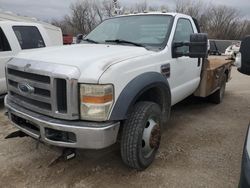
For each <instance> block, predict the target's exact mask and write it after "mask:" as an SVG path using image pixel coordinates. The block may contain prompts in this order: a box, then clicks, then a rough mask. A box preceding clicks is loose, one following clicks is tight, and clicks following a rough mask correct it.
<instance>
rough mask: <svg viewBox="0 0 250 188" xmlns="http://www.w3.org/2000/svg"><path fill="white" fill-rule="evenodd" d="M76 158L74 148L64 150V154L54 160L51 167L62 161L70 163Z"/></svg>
mask: <svg viewBox="0 0 250 188" xmlns="http://www.w3.org/2000/svg"><path fill="white" fill-rule="evenodd" d="M75 157H76V150H75V149H73V148H64V149H63V151H62V154H61V155H60V156H59V157H58V158H56V159H55V160H53V161H52V162H51V163H50V164H49V167H51V166H53V165H55V164H57V163H59V162H61V161H69V160H72V159H74V158H75Z"/></svg>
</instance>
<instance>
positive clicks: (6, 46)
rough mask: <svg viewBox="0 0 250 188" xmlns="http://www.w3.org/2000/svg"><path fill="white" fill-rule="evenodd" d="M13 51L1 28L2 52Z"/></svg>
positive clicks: (0, 47) (0, 49) (0, 41)
mask: <svg viewBox="0 0 250 188" xmlns="http://www.w3.org/2000/svg"><path fill="white" fill-rule="evenodd" d="M5 51H11V48H10V44H9V42H8V40H7V38H6V36H5V34H4V32H3V30H2V29H1V27H0V52H5Z"/></svg>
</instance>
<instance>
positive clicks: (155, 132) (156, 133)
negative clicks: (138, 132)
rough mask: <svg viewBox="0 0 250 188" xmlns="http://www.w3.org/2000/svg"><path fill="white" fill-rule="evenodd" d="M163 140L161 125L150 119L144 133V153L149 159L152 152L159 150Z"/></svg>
mask: <svg viewBox="0 0 250 188" xmlns="http://www.w3.org/2000/svg"><path fill="white" fill-rule="evenodd" d="M160 140H161V129H160V125H159V124H158V123H157V122H156V121H155V120H153V119H149V120H148V121H147V124H146V126H145V128H144V131H143V137H142V153H143V155H144V157H146V158H147V157H149V156H150V155H151V154H152V152H153V151H154V150H156V149H158V148H159V146H160Z"/></svg>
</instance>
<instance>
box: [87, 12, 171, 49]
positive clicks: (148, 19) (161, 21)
mask: <svg viewBox="0 0 250 188" xmlns="http://www.w3.org/2000/svg"><path fill="white" fill-rule="evenodd" d="M172 19H173V17H172V16H167V15H164V16H162V15H143V16H141V15H138V16H124V17H117V18H112V19H108V20H105V21H104V22H102V23H101V24H100V25H99V26H97V27H96V28H95V29H94V30H93V31H92V32H91V33H90V34H88V35H87V36H86V37H85V40H87V41H89V42H90V41H92V42H93V41H94V42H96V43H107V42H112V41H113V42H114V43H115V42H116V43H118V42H119V41H120V42H119V44H121V43H122V42H121V41H123V42H124V41H127V42H132V43H135V44H137V46H139V45H140V44H141V45H142V46H148V47H150V46H151V47H157V48H159V47H162V45H163V44H164V42H165V41H166V39H167V38H168V36H167V35H168V33H169V32H168V31H169V30H170V28H171V23H172ZM138 44H139V45H138ZM123 45H131V44H130V43H124V44H123Z"/></svg>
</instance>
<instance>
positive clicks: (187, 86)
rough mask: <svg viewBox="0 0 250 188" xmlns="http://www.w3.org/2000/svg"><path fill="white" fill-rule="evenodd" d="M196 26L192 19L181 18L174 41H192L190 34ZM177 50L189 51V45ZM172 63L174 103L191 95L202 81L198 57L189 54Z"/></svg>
mask: <svg viewBox="0 0 250 188" xmlns="http://www.w3.org/2000/svg"><path fill="white" fill-rule="evenodd" d="M194 28H195V26H194V23H191V21H190V19H186V18H179V19H178V21H177V25H176V30H175V34H174V38H173V42H190V35H191V34H193V33H194V32H195V31H194ZM177 51H178V52H182V53H188V51H189V47H188V46H183V47H179V48H178V49H177ZM172 64H173V66H174V67H175V68H174V69H172V73H173V75H176V76H175V78H173V79H174V80H175V82H174V85H173V93H172V96H173V101H172V103H173V104H175V103H177V102H179V101H181V100H183V99H184V98H186V97H188V96H189V95H191V94H192V93H193V92H194V91H195V90H196V89H197V87H198V86H199V82H200V73H201V65H199V63H198V58H190V57H188V56H182V57H179V58H175V59H173V62H172Z"/></svg>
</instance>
